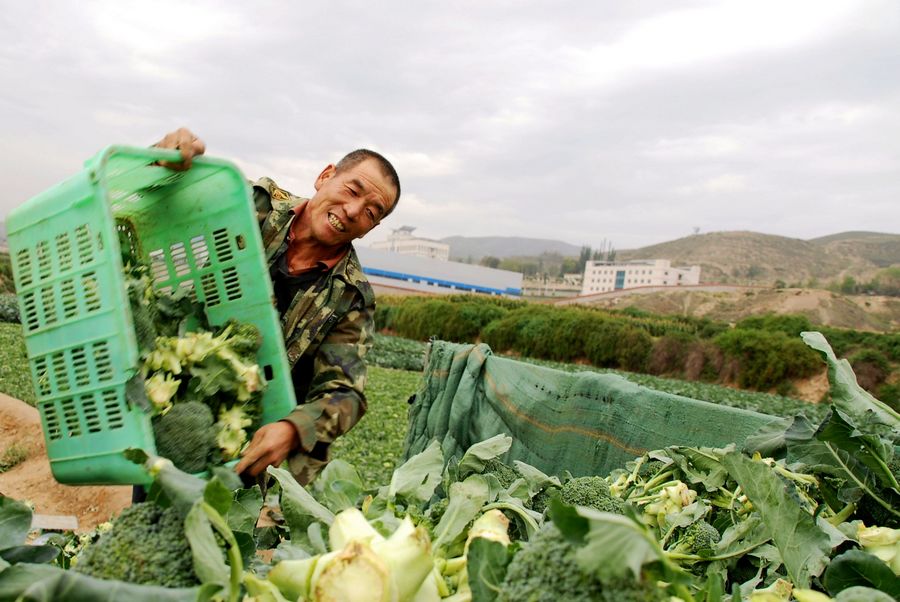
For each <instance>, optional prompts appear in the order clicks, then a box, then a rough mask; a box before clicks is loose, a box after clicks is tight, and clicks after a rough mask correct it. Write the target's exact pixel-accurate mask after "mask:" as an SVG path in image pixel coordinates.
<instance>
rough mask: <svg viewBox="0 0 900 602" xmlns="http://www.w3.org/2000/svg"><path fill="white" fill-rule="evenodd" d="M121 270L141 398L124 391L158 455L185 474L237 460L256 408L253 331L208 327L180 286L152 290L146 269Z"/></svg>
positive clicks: (260, 385)
mask: <svg viewBox="0 0 900 602" xmlns="http://www.w3.org/2000/svg"><path fill="white" fill-rule="evenodd" d="M126 272H127V274H128V276H127V288H128V296H129V301H130V305H131V310H132V317H133V321H134V325H135V334H136V335H137V340H138V346H139V349H140V352H141V360H142V363H141V377H142V378H143V380H144V390H143V393H145V394H146V398H144V397H143V396H141V395H140V393H141V392H140V391H138V392H137V393H134V392H132V393H131V396H132V397H134V396H135V395H137V396H139V399H137V400H135V399H132V401H136V402H137V403H139V404H140V405H141V406H143V407H147V408H148V409H149V411H150V412H151V414H152V416H153V421H152V424H153V431H154V438H155V441H156V445H157V450H158V452H159V454H160V455H162V456H164V457H166V458H169V459H170V460H172V462H174V463H175V466H177V467H178V468H180V469H181V470H185V471H187V472H201V471H203V470H204V469H206V467H207V466H209V465H217V464H221V463H222V462H227V461H229V460H233V459H235V458H237V456H238V455H239V454H240V451H241V449H242V448H243V446H244V445H245V444H246V442H247V441H248V431H251V432H252V430H255V428H256V427H258V426H259V424H258V423H259V418H260V415H261V413H262V407H261V405H260V399H261V397H262V392H263V391H264V390H265V387H266V381H265V378H264V377H263V375H262V374H261V373H260V368H259V365H258V364H257V363H256V353H257V351H258V350H259V348H260V346H261V345H262V337H261V335H260V333H259V330H258V329H257V328H256V327H255V326H254V325H252V324H247V323H241V322H237V321H233V320H230V321H228V322H226V323H225V324H224V325H222V326H220V327H212V326H210V325H209V324H208V323H207V321H206V318H205V312H204V311H203V306H202V305H201V304H199V303H197V302H195V301H192V300H191V298H190V296H189V292H188V290H187V289H184V288H182V289H179V290H178V291H177V292H175V293H174V294H164V293H159V292H157V291H154V290H153V287H152V285H151V281H150V278H149V276H148V270H147V268H146V267H144V266H140V265H138V266H137V267H132V264H129V265H128V266H127V267H126Z"/></svg>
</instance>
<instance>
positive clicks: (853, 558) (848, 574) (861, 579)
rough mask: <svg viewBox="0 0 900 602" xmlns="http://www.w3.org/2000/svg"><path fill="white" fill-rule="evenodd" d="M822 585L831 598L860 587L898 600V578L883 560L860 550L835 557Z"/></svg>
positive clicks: (899, 590) (899, 595) (823, 578)
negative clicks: (881, 592) (872, 589)
mask: <svg viewBox="0 0 900 602" xmlns="http://www.w3.org/2000/svg"><path fill="white" fill-rule="evenodd" d="M822 583H823V584H824V585H825V589H827V590H828V593H829V594H831V595H832V596H835V595H837V593H838V592H840V591H842V590H845V589H847V588H848V587H853V586H857V585H861V586H865V587H871V588H874V589H877V590H881V591H883V592H885V593H887V594H890V595H891V596H893V597H894V598H898V599H900V577H897V575H895V574H894V571H892V570H891V568H890V567H889V566H888V565H887V564H885V563H884V561H883V560H881V559H880V558H878V557H876V556H874V555H872V554H869V553H868V552H863V551H862V550H848V551H847V552H844V553H843V554H841V555H840V556H837V557H835V558H834V559H833V560H832V561H831V564H829V565H828V568H827V569H826V570H825V574H824V575H823V576H822Z"/></svg>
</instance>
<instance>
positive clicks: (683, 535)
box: [666, 520, 720, 555]
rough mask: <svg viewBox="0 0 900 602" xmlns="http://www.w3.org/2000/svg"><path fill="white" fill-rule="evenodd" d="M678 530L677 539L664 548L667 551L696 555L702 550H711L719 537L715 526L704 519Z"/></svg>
mask: <svg viewBox="0 0 900 602" xmlns="http://www.w3.org/2000/svg"><path fill="white" fill-rule="evenodd" d="M679 531H680V533H679V534H678V539H677V540H676V541H675V543H674V545H673V546H672V547H671V548H669V549H667V550H666V552H667V553H670V554H672V553H674V554H692V555H698V554H700V552H702V551H704V550H706V551H709V550H712V549H713V548H714V547H715V546H716V544H717V543H719V539H720V535H719V532H718V531H717V530H716V528H715V527H713V526H712V525H711V524H709V523H708V522H706V521H705V520H698V521H697V522H695V523H691V524H690V525H688V526H687V527H685V528H683V529H679Z"/></svg>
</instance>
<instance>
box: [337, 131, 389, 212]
mask: <svg viewBox="0 0 900 602" xmlns="http://www.w3.org/2000/svg"><path fill="white" fill-rule="evenodd" d="M369 159H372V160H374V161H375V162H376V163H378V167H379V169H381V173H382V175H384V176H385V177H386V178H387V179H388V180H390V182H391V184H393V185H394V188H396V189H397V196H395V197H394V202H393V203H392V204H391V206H390V208H389V209H388V210H387V211H386V212H385V214H384V215H383V216H382V219H383V218H385V217H387V216H388V215H390V213H391V212H392V211H393V210H394V208H396V207H397V203H398V202H399V201H400V176H398V175H397V170H396V169H394V166H393V165H391V162H390V161H388V160H387V159H385V158H384V156H382V155H380V154H378V153H376V152H375V151H373V150H369V149H367V148H358V149H356V150H355V151H350V152H349V153H347V154H346V155H344V158H343V159H341V160H340V161H338V162H337V165H335V168H336V170H337V171H343V170H345V169H350V168H351V167H355V166H356V165H359V164H360V163H362V162H363V161H367V160H369Z"/></svg>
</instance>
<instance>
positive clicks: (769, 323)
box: [735, 314, 813, 337]
mask: <svg viewBox="0 0 900 602" xmlns="http://www.w3.org/2000/svg"><path fill="white" fill-rule="evenodd" d="M735 328H741V329H745V330H766V331H769V332H783V333H784V334H786V335H788V336H791V337H799V336H800V333H801V332H804V331H807V330H812V329H813V326H812V322H810V321H809V318H807V317H806V316H801V315H798V314H764V315H762V316H750V317H749V318H744V319H743V320H741V321H740V322H738V323H737V325H736V326H735Z"/></svg>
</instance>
